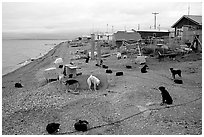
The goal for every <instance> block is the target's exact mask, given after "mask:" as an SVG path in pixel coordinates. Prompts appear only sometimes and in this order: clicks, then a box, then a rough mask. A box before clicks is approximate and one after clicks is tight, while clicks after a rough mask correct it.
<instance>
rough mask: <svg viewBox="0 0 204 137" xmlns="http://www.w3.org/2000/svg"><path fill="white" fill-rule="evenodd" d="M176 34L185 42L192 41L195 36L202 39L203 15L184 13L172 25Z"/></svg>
mask: <svg viewBox="0 0 204 137" xmlns="http://www.w3.org/2000/svg"><path fill="white" fill-rule="evenodd" d="M172 28H174V30H175V31H174V36H175V37H178V38H180V39H181V40H182V42H183V43H191V42H192V41H193V40H194V38H195V36H196V37H197V38H198V39H199V40H200V41H202V16H198V15H183V16H182V17H181V18H180V19H179V20H178V21H177V22H176V23H174V24H173V25H172Z"/></svg>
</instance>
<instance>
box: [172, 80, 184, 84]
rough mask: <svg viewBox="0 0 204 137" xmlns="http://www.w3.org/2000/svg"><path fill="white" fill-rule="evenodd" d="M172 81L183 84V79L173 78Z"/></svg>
mask: <svg viewBox="0 0 204 137" xmlns="http://www.w3.org/2000/svg"><path fill="white" fill-rule="evenodd" d="M174 83H176V84H183V81H182V80H181V79H174Z"/></svg>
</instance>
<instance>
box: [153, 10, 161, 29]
mask: <svg viewBox="0 0 204 137" xmlns="http://www.w3.org/2000/svg"><path fill="white" fill-rule="evenodd" d="M152 14H154V29H156V28H157V25H156V21H157V17H156V16H157V14H159V13H156V12H154V13H152Z"/></svg>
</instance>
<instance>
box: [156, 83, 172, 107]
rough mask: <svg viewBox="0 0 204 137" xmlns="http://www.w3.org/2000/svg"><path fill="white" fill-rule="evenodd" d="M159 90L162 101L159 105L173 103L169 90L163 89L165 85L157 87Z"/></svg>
mask: <svg viewBox="0 0 204 137" xmlns="http://www.w3.org/2000/svg"><path fill="white" fill-rule="evenodd" d="M159 90H160V91H161V95H162V103H161V105H164V104H168V105H170V104H172V103H173V100H172V98H171V96H170V94H169V92H168V91H167V90H166V89H165V87H163V86H161V87H159Z"/></svg>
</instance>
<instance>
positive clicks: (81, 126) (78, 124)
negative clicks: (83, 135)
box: [74, 120, 89, 132]
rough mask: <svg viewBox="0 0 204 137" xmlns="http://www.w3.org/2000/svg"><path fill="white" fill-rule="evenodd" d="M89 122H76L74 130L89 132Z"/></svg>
mask: <svg viewBox="0 0 204 137" xmlns="http://www.w3.org/2000/svg"><path fill="white" fill-rule="evenodd" d="M88 124H89V123H88V122H87V121H86V120H79V121H78V122H76V123H75V124H74V128H75V129H76V130H77V131H82V132H85V131H87V130H88Z"/></svg>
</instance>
